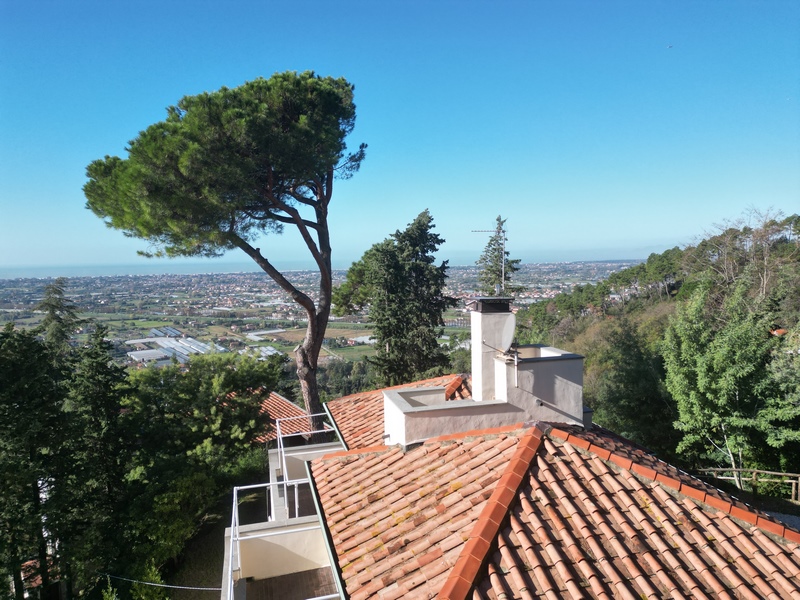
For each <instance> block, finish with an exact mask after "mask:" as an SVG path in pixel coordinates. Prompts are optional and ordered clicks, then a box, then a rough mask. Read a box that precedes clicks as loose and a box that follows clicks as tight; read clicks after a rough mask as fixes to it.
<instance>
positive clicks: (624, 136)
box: [0, 0, 800, 277]
mask: <svg viewBox="0 0 800 600" xmlns="http://www.w3.org/2000/svg"><path fill="white" fill-rule="evenodd" d="M296 23H302V27H295V26H294V24H296ZM797 31H800V3H797V2H793V1H788V0H787V1H783V0H774V1H772V2H769V3H753V2H749V1H744V0H738V1H737V0H732V1H730V2H726V3H717V2H703V1H699V2H695V1H692V2H689V1H687V0H679V1H676V2H660V1H654V2H649V3H641V2H633V1H629V0H616V1H612V2H606V3H594V2H586V1H582V0H566V1H565V2H562V3H558V4H551V3H544V2H536V1H525V2H523V1H505V2H500V3H488V2H481V1H478V0H462V1H459V2H451V1H443V2H437V3H428V2H421V1H410V2H398V1H396V0H388V1H386V2H382V3H369V2H364V1H360V0H343V1H342V2H338V3H335V4H332V3H329V2H323V1H322V0H300V1H297V2H286V1H283V0H281V1H276V2H272V3H269V5H266V4H263V3H258V2H251V1H245V0H234V1H232V2H229V3H227V4H226V5H225V7H224V9H222V8H220V7H219V6H218V5H216V4H215V3H210V2H199V3H196V4H195V5H194V6H193V7H192V10H191V11H187V8H186V4H185V3H178V2H175V1H174V0H166V1H161V2H155V1H151V0H144V1H142V2H138V3H135V4H121V3H108V2H101V1H100V0H85V1H81V2H75V3H59V2H52V1H49V0H32V1H31V2H27V3H11V2H6V3H0V81H2V84H0V215H2V221H0V223H2V228H0V231H1V232H2V233H0V277H2V276H3V275H2V273H7V272H12V271H13V272H18V271H21V272H23V273H31V274H32V275H31V276H56V275H58V274H60V273H64V272H66V271H67V270H68V269H89V268H91V267H103V268H108V269H114V268H117V269H120V270H124V269H128V268H131V269H136V270H143V271H147V272H159V271H160V270H163V271H161V272H176V271H181V270H183V269H187V268H193V266H194V265H198V264H200V265H208V268H207V270H206V271H204V272H212V271H218V270H223V269H225V268H226V265H246V264H249V263H248V262H247V258H246V257H245V256H244V255H243V254H241V253H238V252H231V253H228V254H227V255H226V256H225V257H223V258H220V259H216V260H202V259H198V258H189V259H181V260H175V261H172V260H167V259H145V258H142V257H138V256H137V255H136V251H137V250H146V249H147V242H145V241H142V240H137V239H131V238H126V237H125V236H124V235H123V234H122V233H121V232H119V231H116V230H111V229H107V228H106V227H105V226H104V225H103V223H102V221H101V220H100V219H98V218H97V217H95V216H94V215H93V214H92V213H91V212H90V211H88V210H86V209H85V208H84V205H85V198H84V196H83V193H82V190H81V188H82V186H83V184H84V182H85V181H86V177H85V168H86V166H87V165H88V164H89V163H90V162H91V161H92V160H94V159H97V158H101V157H103V156H104V155H107V154H109V155H119V156H123V157H124V156H125V145H126V143H127V142H128V141H129V140H131V139H133V138H134V137H135V136H136V134H137V133H138V132H139V131H140V130H142V129H144V128H146V127H147V126H148V125H150V124H152V123H154V122H157V121H160V120H163V119H164V117H165V116H166V111H165V109H166V107H168V106H170V105H174V104H176V103H177V102H178V100H179V99H180V98H181V97H182V96H184V95H191V94H197V93H200V92H202V91H211V90H216V89H219V88H220V87H222V86H228V87H234V86H237V85H240V84H241V83H244V82H245V81H248V80H252V79H255V78H257V77H260V76H263V77H269V76H271V75H272V74H273V73H275V72H280V71H286V70H295V71H305V70H314V71H316V72H317V73H318V74H320V75H332V76H336V77H338V76H343V77H345V78H346V79H348V81H350V82H351V83H353V84H354V85H355V102H356V105H357V107H358V108H357V114H358V117H357V120H356V127H355V130H354V132H353V134H352V135H351V136H350V138H348V142H349V145H350V147H356V146H357V145H358V143H360V142H366V143H367V144H369V148H368V150H367V157H366V159H365V161H364V163H363V166H362V169H361V171H360V172H359V173H357V174H356V175H355V176H354V177H353V179H352V180H349V181H344V182H339V183H338V184H337V186H335V189H334V197H333V202H332V204H331V214H330V228H331V236H332V243H333V251H334V255H333V262H334V267H335V268H338V269H345V268H347V267H348V266H349V265H350V263H352V262H353V261H355V260H357V259H358V258H359V257H360V256H361V254H363V252H364V251H365V250H367V249H368V248H369V247H370V246H371V245H372V244H374V243H376V242H379V241H381V240H383V239H384V238H386V237H387V236H388V235H390V234H391V233H393V232H394V231H395V230H397V229H402V228H404V227H405V226H406V224H407V223H409V222H410V221H411V220H413V219H414V217H415V216H416V215H417V214H419V212H420V211H422V210H423V209H426V208H427V209H429V210H430V211H431V214H432V215H433V217H434V223H435V225H436V229H435V231H436V233H438V234H440V235H441V236H442V237H443V238H444V239H445V240H446V242H445V244H444V245H443V247H442V249H441V251H440V253H439V256H440V258H442V259H448V260H449V261H450V264H451V265H454V266H455V265H469V264H474V262H475V260H477V258H478V256H479V255H480V252H481V251H482V249H483V247H484V246H485V244H486V241H487V239H488V236H489V234H487V233H475V232H474V230H486V229H491V228H493V226H494V222H495V218H496V217H497V215H498V214H501V215H502V216H503V218H506V219H507V220H508V221H507V229H508V250H509V252H510V253H511V256H512V257H513V258H519V259H521V260H522V261H523V262H525V263H532V262H559V261H579V260H624V259H645V258H646V257H647V256H648V255H649V254H650V253H651V252H662V251H664V250H666V249H667V248H670V247H673V246H676V245H677V246H684V245H686V244H687V243H689V242H691V241H692V240H695V239H698V238H699V237H701V236H703V234H704V233H706V232H708V231H710V230H712V229H713V227H714V225H715V224H719V223H722V222H725V221H726V220H730V221H733V220H736V219H738V218H740V217H742V216H743V215H744V214H745V213H746V211H747V210H749V209H756V210H759V211H768V210H773V211H782V212H783V213H784V214H786V215H789V214H792V213H797V212H800V106H799V102H798V101H799V100H800V78H798V76H797V75H798V73H800V36H798V35H797ZM258 245H259V246H260V247H261V248H262V250H263V251H264V252H265V254H267V256H268V257H269V258H270V259H271V260H273V261H274V262H275V264H276V265H277V266H278V267H279V268H282V269H287V270H296V269H302V268H311V266H312V265H311V262H310V260H309V258H308V252H307V250H306V248H305V247H304V245H303V244H302V242H301V241H300V240H299V237H298V236H297V235H296V234H295V233H294V232H293V231H289V230H287V232H286V233H285V234H284V235H282V236H272V237H270V238H264V239H262V240H259V244H258ZM303 265H307V266H306V267H303ZM251 269H252V270H257V267H256V266H255V265H252V267H251ZM245 270H247V269H245ZM37 272H39V273H44V272H50V273H52V275H33V273H37ZM19 276H24V275H19Z"/></svg>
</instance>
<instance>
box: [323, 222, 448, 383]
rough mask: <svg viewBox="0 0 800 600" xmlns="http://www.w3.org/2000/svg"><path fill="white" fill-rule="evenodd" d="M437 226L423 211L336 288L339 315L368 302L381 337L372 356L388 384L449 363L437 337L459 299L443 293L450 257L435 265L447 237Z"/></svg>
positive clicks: (377, 335)
mask: <svg viewBox="0 0 800 600" xmlns="http://www.w3.org/2000/svg"><path fill="white" fill-rule="evenodd" d="M433 227H434V225H433V217H431V215H430V213H429V212H428V211H427V210H425V211H423V212H422V213H420V214H419V216H417V218H416V219H414V221H412V222H411V223H410V224H409V225H408V227H407V228H406V229H405V230H403V231H397V232H395V233H394V234H393V235H392V236H391V237H389V238H388V239H386V240H384V241H383V242H380V243H378V244H375V245H374V246H373V247H372V248H370V249H369V250H367V252H365V253H364V256H363V257H361V259H360V260H359V261H358V262H356V263H354V264H353V265H352V266H351V267H350V269H349V270H348V272H347V278H346V280H345V282H344V283H343V284H342V285H341V286H340V287H339V288H337V289H336V291H335V292H334V303H335V305H336V312H337V314H347V313H352V312H354V311H357V310H360V309H361V308H363V307H364V306H366V305H369V314H370V319H371V320H372V321H373V322H374V323H375V330H374V332H375V338H376V340H377V355H376V357H375V358H374V359H371V360H372V362H373V363H374V364H375V366H376V368H377V370H378V374H379V378H380V380H381V383H382V384H383V385H396V384H400V383H407V382H409V381H412V380H413V379H415V378H418V377H419V376H422V375H424V374H426V373H428V372H430V371H432V370H434V369H437V368H438V369H441V368H443V367H445V366H446V365H447V364H448V359H447V354H446V352H445V351H444V350H443V349H442V348H441V347H440V345H439V341H438V338H439V337H440V336H441V335H442V333H443V332H444V320H443V314H444V311H445V310H446V309H447V308H448V307H451V306H455V303H456V302H455V299H454V298H451V297H450V296H447V295H445V293H444V286H445V281H446V279H447V261H444V262H442V263H441V264H439V265H438V266H437V265H436V264H435V257H434V254H435V253H436V251H437V250H438V248H439V246H440V245H441V244H442V243H443V242H444V240H443V239H442V238H441V237H440V236H439V235H437V234H435V233H433V231H432V230H433Z"/></svg>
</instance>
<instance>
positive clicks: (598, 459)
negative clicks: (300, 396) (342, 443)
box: [311, 380, 800, 599]
mask: <svg viewBox="0 0 800 600" xmlns="http://www.w3.org/2000/svg"><path fill="white" fill-rule="evenodd" d="M429 381H430V380H429ZM426 385H430V383H429V382H426ZM587 448H588V450H587ZM311 470H312V474H313V480H314V485H315V487H316V488H317V493H318V494H319V498H320V502H321V506H322V512H323V515H322V516H323V518H324V521H325V523H326V524H327V528H328V530H329V534H330V538H331V540H332V542H333V551H334V553H335V556H336V559H337V562H338V567H339V570H340V571H341V577H342V580H343V582H344V585H345V587H346V589H347V593H348V594H349V596H350V597H351V598H354V599H358V598H367V597H377V598H433V597H436V596H437V595H438V597H440V598H473V597H474V598H490V599H496V598H533V597H540V596H542V597H549V598H585V597H591V598H617V597H630V598H636V597H659V598H660V597H667V596H670V597H672V596H682V597H687V598H695V597H697V598H702V597H720V596H729V597H740V596H741V597H755V598H767V597H774V598H786V597H795V596H798V595H800V577H799V576H798V573H800V548H798V546H797V545H796V544H795V543H792V542H791V541H790V540H800V534H797V533H796V532H794V531H793V530H791V529H789V528H786V527H784V526H783V525H782V524H779V523H776V522H775V521H774V520H773V519H771V518H769V517H768V516H766V515H764V514H761V513H758V512H757V511H754V510H753V509H752V508H750V507H748V506H747V505H745V504H743V503H741V502H740V501H738V500H736V499H734V498H731V497H729V496H727V495H726V494H724V493H723V492H721V491H719V490H717V489H715V488H713V487H712V486H709V485H708V484H705V483H703V482H701V481H699V480H697V479H695V478H693V477H691V476H689V475H688V474H686V473H683V472H682V471H680V470H678V469H676V468H674V467H672V466H670V465H668V464H666V463H663V462H661V461H658V460H657V459H655V458H654V457H653V456H652V455H650V454H648V453H647V452H646V451H644V450H643V449H641V448H639V447H637V446H635V445H633V444H631V443H629V442H627V441H625V440H623V439H622V438H619V437H618V436H615V435H613V434H611V433H610V432H607V431H605V430H603V429H600V428H596V429H594V430H592V431H589V432H586V431H583V430H582V429H580V428H578V427H574V428H571V427H568V426H558V428H552V429H551V427H550V426H548V425H546V424H540V425H537V426H535V427H533V428H529V429H526V430H523V429H517V430H513V431H509V430H508V428H505V429H504V430H499V429H498V430H493V431H487V432H477V431H473V432H467V433H465V434H462V435H460V436H446V438H440V439H437V440H431V441H428V442H426V443H425V444H423V445H421V446H419V447H416V448H414V449H411V450H409V451H408V452H406V453H404V452H403V451H402V450H401V449H400V448H398V447H392V448H387V447H376V448H370V449H368V450H362V451H355V452H347V453H340V454H338V455H335V456H333V455H332V456H328V457H324V458H323V459H320V460H317V461H314V462H313V463H312V467H311ZM751 523H757V524H758V525H759V527H760V528H759V527H756V526H753V525H752V524H751ZM781 532H783V535H784V536H785V537H780V536H781Z"/></svg>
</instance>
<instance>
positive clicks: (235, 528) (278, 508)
mask: <svg viewBox="0 0 800 600" xmlns="http://www.w3.org/2000/svg"><path fill="white" fill-rule="evenodd" d="M326 416H327V415H326V414H325V413H319V414H315V415H308V416H306V415H304V416H301V417H287V418H285V419H277V420H276V422H275V427H276V431H277V442H278V461H279V465H280V469H281V472H280V475H279V477H280V480H279V481H274V482H270V483H257V484H254V485H244V486H238V487H234V488H233V506H232V509H231V538H230V547H229V549H228V552H229V556H230V563H229V568H228V586H227V589H228V600H233V598H234V584H235V583H236V581H237V580H238V579H240V576H241V568H242V564H241V542H242V541H246V540H251V539H257V538H266V537H272V536H276V535H287V534H292V533H301V532H305V531H311V530H314V529H320V525H319V524H316V525H303V524H300V525H299V526H298V527H296V528H288V529H287V528H281V529H278V530H273V531H263V532H260V533H254V534H249V535H247V534H246V535H241V533H240V531H239V529H240V527H241V526H242V523H241V520H240V517H239V497H240V492H250V491H252V490H260V489H263V490H264V494H265V500H266V507H267V510H266V515H265V516H266V521H268V522H269V521H287V525H288V524H289V523H288V521H291V520H293V519H297V518H299V517H304V516H311V514H314V513H311V514H308V515H304V514H301V512H302V507H301V498H300V489H301V487H302V486H308V487H309V489H310V484H311V482H310V481H309V480H308V478H301V479H287V476H288V468H287V463H286V448H287V446H286V444H285V440H287V439H288V438H297V437H303V438H305V441H304V445H301V446H302V447H304V448H309V447H312V446H313V445H314V444H313V439H314V436H320V434H325V435H326V436H330V435H331V434H333V435H334V436H335V435H336V432H335V429H333V428H332V427H331V426H330V425H328V424H327V423H325V424H324V428H323V429H322V430H315V429H313V424H314V420H315V418H316V419H318V420H319V421H322V419H323V418H325V417H326ZM301 419H302V420H305V423H307V424H308V425H307V426H308V429H307V430H306V429H305V428H303V427H302V426H301V427H299V429H302V430H301V431H292V432H291V433H287V432H286V429H287V425H289V422H297V421H299V420H301ZM291 429H292V430H294V429H298V427H291ZM337 439H338V438H337ZM309 441H312V443H309ZM322 443H325V442H322ZM290 491H291V494H290ZM281 492H283V493H282V494H281ZM290 497H291V498H292V499H293V502H291V503H290ZM281 500H282V501H281ZM292 509H293V510H292ZM237 573H238V575H239V576H237V577H236V579H234V575H235V574H237ZM333 598H339V595H338V594H333V595H329V596H320V597H319V598H314V599H309V600H328V599H333Z"/></svg>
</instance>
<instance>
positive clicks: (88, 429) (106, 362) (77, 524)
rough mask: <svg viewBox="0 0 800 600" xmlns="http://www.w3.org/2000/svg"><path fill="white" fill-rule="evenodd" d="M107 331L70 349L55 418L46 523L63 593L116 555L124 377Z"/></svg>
mask: <svg viewBox="0 0 800 600" xmlns="http://www.w3.org/2000/svg"><path fill="white" fill-rule="evenodd" d="M107 332H108V330H107V329H106V328H105V327H104V326H102V325H97V326H96V327H95V329H94V331H93V332H92V333H91V334H90V335H89V339H88V341H87V343H86V344H85V345H84V346H82V347H81V348H79V349H77V350H76V356H75V362H74V367H73V369H72V372H71V375H70V378H69V380H68V382H67V396H66V401H65V403H64V411H63V414H62V426H63V429H64V430H65V433H66V435H65V439H64V442H63V443H62V445H61V446H60V448H59V452H58V456H57V457H56V460H57V462H58V463H59V467H58V469H57V478H56V480H55V485H54V486H53V490H52V492H51V497H52V504H53V506H52V509H51V514H50V515H49V517H48V522H50V523H52V526H53V527H54V529H55V531H56V534H57V536H58V539H59V544H58V547H59V563H60V566H61V570H62V572H63V573H64V575H65V579H66V584H67V589H68V594H69V595H71V594H72V593H73V592H75V593H77V591H78V590H81V589H85V588H86V587H91V586H92V585H94V584H96V583H98V584H99V582H98V581H97V571H105V570H107V569H109V568H111V567H110V566H112V565H114V564H115V561H116V559H117V558H118V557H119V555H120V551H121V550H122V544H121V543H120V539H119V537H118V535H117V534H118V531H119V530H120V525H119V523H117V522H116V518H117V517H118V516H119V514H120V508H121V507H120V503H121V502H123V500H124V491H125V484H124V475H125V467H126V459H127V457H128V456H129V455H130V451H131V449H130V448H129V447H128V446H127V443H126V433H125V431H124V429H123V426H122V423H121V412H122V405H121V398H122V397H123V396H124V395H125V393H126V392H127V385H126V384H127V377H126V374H125V371H124V369H122V368H121V367H119V366H117V365H115V364H114V363H113V362H112V360H111V345H110V344H109V343H108V342H107V341H106V340H105V335H106V334H107Z"/></svg>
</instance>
